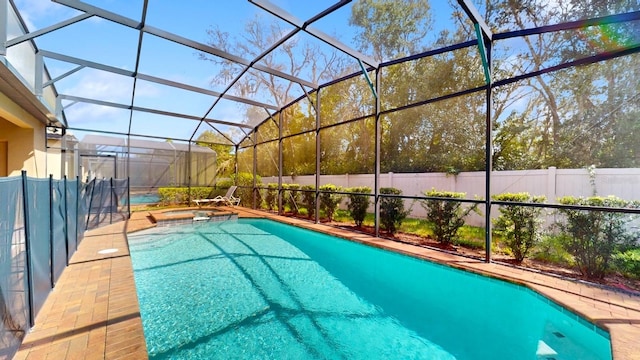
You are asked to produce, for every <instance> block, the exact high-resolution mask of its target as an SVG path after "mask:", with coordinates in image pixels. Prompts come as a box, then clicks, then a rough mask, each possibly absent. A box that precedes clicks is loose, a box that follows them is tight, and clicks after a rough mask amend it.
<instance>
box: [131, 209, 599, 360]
mask: <svg viewBox="0 0 640 360" xmlns="http://www.w3.org/2000/svg"><path fill="white" fill-rule="evenodd" d="M129 243H130V247H131V258H132V261H133V267H134V274H135V282H136V288H137V292H138V299H139V302H140V311H141V315H142V322H143V327H144V332H145V338H146V342H147V349H148V352H149V356H150V358H151V359H218V358H220V359H367V360H372V359H459V360H467V359H549V360H551V359H555V360H562V359H585V360H588V359H611V350H610V342H609V339H608V334H607V333H606V332H604V331H603V330H601V329H599V328H597V327H594V326H593V325H592V324H591V323H589V322H587V321H585V320H583V319H581V318H578V317H576V316H575V315H574V314H573V313H571V312H569V311H567V310H565V309H563V308H562V307H560V306H558V305H556V304H554V303H553V302H550V301H549V300H547V299H546V298H544V297H542V296H540V295H538V294H537V293H535V292H533V291H531V290H529V289H527V288H524V287H521V286H517V285H514V284H510V283H505V282H501V281H498V280H494V279H490V278H486V277H482V276H479V275H475V274H472V273H468V272H465V271H460V270H455V269H451V268H449V267H446V266H442V265H438V264H433V263H430V262H427V261H423V260H419V259H415V258H412V257H408V256H404V255H400V254H396V253H392V252H388V251H384V250H380V249H376V248H372V247H369V246H365V245H362V244H358V243H353V242H350V241H346V240H342V239H338V238H334V237H331V236H327V235H324V234H320V233H315V232H311V231H308V230H304V229H299V228H295V227H291V226H287V225H284V224H280V223H276V222H271V221H268V220H251V219H239V220H237V221H227V222H221V223H204V224H196V225H184V226H175V227H171V228H163V229H161V230H160V231H158V230H152V231H145V232H141V233H136V234H130V235H129Z"/></svg>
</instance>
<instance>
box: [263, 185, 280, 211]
mask: <svg viewBox="0 0 640 360" xmlns="http://www.w3.org/2000/svg"><path fill="white" fill-rule="evenodd" d="M264 201H265V203H266V204H267V210H269V211H271V210H276V209H278V184H276V183H268V184H267V190H266V195H265V197H264Z"/></svg>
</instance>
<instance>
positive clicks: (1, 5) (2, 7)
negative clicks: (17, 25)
mask: <svg viewBox="0 0 640 360" xmlns="http://www.w3.org/2000/svg"><path fill="white" fill-rule="evenodd" d="M8 27H9V0H0V56H6V55H7V46H6V43H7V32H8V30H7V28H8Z"/></svg>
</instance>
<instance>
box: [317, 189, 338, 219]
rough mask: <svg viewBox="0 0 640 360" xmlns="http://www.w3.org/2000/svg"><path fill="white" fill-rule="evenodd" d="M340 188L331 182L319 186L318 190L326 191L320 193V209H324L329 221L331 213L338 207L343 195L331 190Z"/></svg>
mask: <svg viewBox="0 0 640 360" xmlns="http://www.w3.org/2000/svg"><path fill="white" fill-rule="evenodd" d="M340 190H341V189H340V187H339V186H335V185H333V184H325V185H322V186H320V191H327V192H322V193H320V210H322V211H324V213H325V215H326V216H327V218H328V219H329V221H332V220H333V213H334V212H335V211H336V209H337V208H338V204H340V201H341V200H342V197H343V196H342V195H341V194H333V193H332V192H335V191H340Z"/></svg>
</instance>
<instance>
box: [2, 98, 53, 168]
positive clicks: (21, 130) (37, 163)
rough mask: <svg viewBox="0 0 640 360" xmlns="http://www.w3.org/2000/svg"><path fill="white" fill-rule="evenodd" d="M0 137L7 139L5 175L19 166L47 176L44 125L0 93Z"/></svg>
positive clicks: (3, 139)
mask: <svg viewBox="0 0 640 360" xmlns="http://www.w3.org/2000/svg"><path fill="white" fill-rule="evenodd" d="M0 141H7V170H8V171H7V172H8V176H18V175H20V173H21V171H22V170H26V171H27V175H28V176H31V177H39V178H42V177H47V173H46V161H47V159H46V137H45V126H44V124H42V123H41V122H39V121H38V120H37V119H36V118H34V117H33V116H32V115H31V114H29V113H28V112H26V111H25V110H24V109H22V108H21V107H20V106H19V105H17V104H16V103H14V102H13V101H11V99H9V98H8V97H6V96H5V95H4V94H2V93H0Z"/></svg>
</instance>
